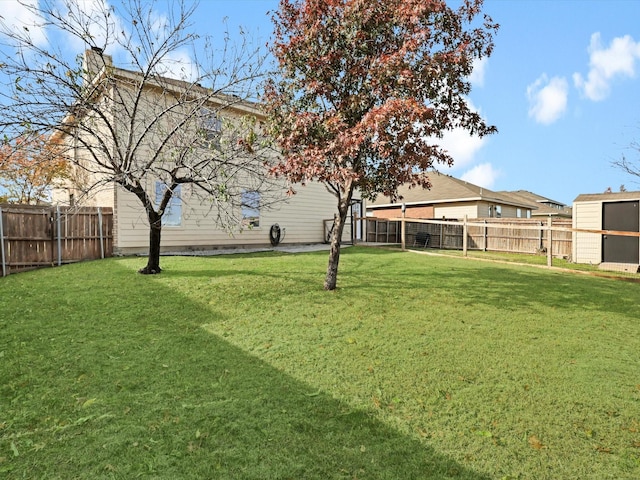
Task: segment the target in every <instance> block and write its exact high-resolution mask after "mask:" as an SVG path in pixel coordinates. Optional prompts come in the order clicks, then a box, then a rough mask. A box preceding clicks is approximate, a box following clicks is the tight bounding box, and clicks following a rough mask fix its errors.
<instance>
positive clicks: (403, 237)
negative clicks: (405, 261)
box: [400, 203, 407, 252]
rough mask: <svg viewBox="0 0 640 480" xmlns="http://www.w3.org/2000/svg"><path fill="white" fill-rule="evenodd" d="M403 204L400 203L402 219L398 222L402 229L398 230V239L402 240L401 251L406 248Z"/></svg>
mask: <svg viewBox="0 0 640 480" xmlns="http://www.w3.org/2000/svg"><path fill="white" fill-rule="evenodd" d="M405 209H406V207H405V204H404V203H403V204H402V221H401V222H400V228H401V229H402V230H401V232H400V241H401V242H402V245H401V247H402V251H403V252H404V251H405V250H406V249H407V234H406V227H407V225H406V222H405V219H404V214H405V213H404V212H405Z"/></svg>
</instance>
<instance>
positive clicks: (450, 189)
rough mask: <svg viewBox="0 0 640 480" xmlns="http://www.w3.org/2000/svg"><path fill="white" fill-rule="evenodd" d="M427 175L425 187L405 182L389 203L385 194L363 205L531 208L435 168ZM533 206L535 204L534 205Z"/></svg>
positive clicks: (379, 206)
mask: <svg viewBox="0 0 640 480" xmlns="http://www.w3.org/2000/svg"><path fill="white" fill-rule="evenodd" d="M427 176H428V178H429V182H430V183H431V188H430V189H429V190H427V189H425V188H421V187H414V188H409V187H408V186H407V185H402V186H400V187H399V188H398V196H399V200H398V201H396V202H392V201H391V199H390V198H389V197H387V196H383V195H379V196H378V198H376V200H375V201H374V202H369V203H368V204H367V206H368V207H371V208H381V207H390V206H397V205H399V204H401V203H405V204H406V205H421V204H437V203H453V202H479V201H483V202H489V203H500V204H502V205H512V206H515V207H526V208H532V206H531V205H529V204H526V203H525V202H523V201H520V200H517V199H514V198H508V197H506V196H504V195H501V194H499V193H497V192H494V191H493V190H489V189H488V188H484V187H480V186H478V185H474V184H473V183H469V182H466V181H464V180H460V179H459V178H455V177H452V176H450V175H445V174H443V173H440V172H438V171H433V172H430V173H429V174H428V175H427ZM400 198H401V199H400ZM533 208H536V207H535V206H534V207H533Z"/></svg>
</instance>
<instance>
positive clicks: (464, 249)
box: [462, 215, 468, 257]
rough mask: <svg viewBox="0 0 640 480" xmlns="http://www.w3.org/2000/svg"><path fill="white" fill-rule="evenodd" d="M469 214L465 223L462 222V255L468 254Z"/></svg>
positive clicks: (465, 218)
mask: <svg viewBox="0 0 640 480" xmlns="http://www.w3.org/2000/svg"><path fill="white" fill-rule="evenodd" d="M467 229H468V227H467V215H465V216H464V223H463V224H462V255H463V256H465V257H466V256H467V233H468V230H467Z"/></svg>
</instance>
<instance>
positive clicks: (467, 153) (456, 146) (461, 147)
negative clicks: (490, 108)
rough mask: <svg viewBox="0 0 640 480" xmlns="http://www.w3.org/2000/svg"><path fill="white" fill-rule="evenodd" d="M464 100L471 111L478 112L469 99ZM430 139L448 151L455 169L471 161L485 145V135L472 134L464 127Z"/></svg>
mask: <svg viewBox="0 0 640 480" xmlns="http://www.w3.org/2000/svg"><path fill="white" fill-rule="evenodd" d="M466 100H467V104H468V105H469V108H470V109H471V110H472V111H474V112H478V113H480V109H478V108H476V106H475V105H474V104H473V103H472V102H471V100H469V99H466ZM432 141H433V143H436V144H438V145H440V146H441V147H442V148H444V149H445V150H447V151H448V152H449V155H451V157H452V158H453V166H452V168H454V169H455V168H461V167H465V166H468V165H469V164H471V163H473V161H474V160H475V156H476V154H477V153H478V152H479V151H480V149H481V148H482V147H483V146H484V145H485V143H486V141H487V137H482V138H480V137H477V136H472V135H470V134H469V131H468V130H465V129H464V128H454V129H453V130H446V131H445V132H443V135H442V138H440V139H434V140H432Z"/></svg>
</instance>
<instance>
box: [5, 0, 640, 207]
mask: <svg viewBox="0 0 640 480" xmlns="http://www.w3.org/2000/svg"><path fill="white" fill-rule="evenodd" d="M84 1H86V2H88V3H91V2H100V1H104V0H84ZM9 4H15V0H3V1H2V2H1V3H0V5H2V6H3V7H4V10H5V11H4V14H5V15H7V16H9V15H10V13H8V10H10V9H8V8H7V7H8V6H9ZM159 5H160V6H161V5H162V2H159ZM277 5H278V2H277V0H202V1H201V2H200V5H199V7H198V11H197V16H196V19H195V20H196V21H195V25H194V28H195V29H196V30H197V31H198V32H199V33H202V34H214V35H215V34H217V33H219V32H220V31H221V30H222V26H223V23H222V19H223V18H224V17H227V18H228V24H229V27H230V29H231V32H234V31H237V28H238V26H240V25H241V26H242V27H243V28H244V29H245V30H247V31H249V32H251V33H252V35H253V36H254V37H255V38H256V40H257V41H258V42H261V43H265V42H266V41H267V40H268V38H269V36H270V34H271V30H272V25H271V21H270V18H269V16H268V13H267V12H268V11H272V10H274V9H276V8H277ZM484 11H485V12H486V13H488V14H489V15H491V16H492V17H493V19H494V20H495V21H496V22H498V23H499V24H500V25H501V27H500V30H499V32H498V34H497V36H496V38H495V50H494V53H493V55H492V56H491V57H490V58H489V59H487V61H485V62H484V63H483V64H479V65H478V66H477V68H476V70H475V73H474V76H473V84H474V87H473V90H472V92H471V95H470V98H469V101H470V102H471V103H472V105H473V106H474V108H476V109H477V110H478V111H479V112H480V113H481V114H482V115H483V117H484V118H485V119H486V120H487V122H489V123H491V124H493V125H496V126H497V128H498V131H499V132H498V133H497V134H496V135H493V136H491V137H486V138H484V139H476V138H470V137H469V136H468V135H466V134H464V133H463V132H452V133H449V134H447V135H446V136H445V139H444V142H445V146H446V147H447V148H448V149H449V151H450V152H451V153H452V154H453V156H454V160H455V165H454V167H453V168H452V169H450V170H449V169H447V170H446V171H447V173H450V174H452V175H454V176H457V177H460V178H463V179H466V180H468V181H470V182H472V183H476V184H478V185H482V186H484V187H486V188H490V189H493V190H519V189H524V190H529V191H533V192H535V193H538V194H541V195H544V196H547V197H550V198H552V199H554V200H558V201H561V202H564V203H567V204H570V203H571V202H572V201H573V199H574V198H575V197H576V196H578V195H579V194H581V193H599V192H603V191H604V190H605V189H606V188H608V187H611V188H612V190H613V191H617V190H618V189H619V187H620V185H625V187H626V188H627V190H640V178H637V177H632V176H629V175H628V174H626V173H624V172H622V171H621V170H620V169H617V168H615V167H613V166H612V165H611V162H612V161H614V160H617V159H619V158H620V157H621V156H622V155H623V154H626V155H627V156H629V157H631V158H638V160H639V161H640V152H637V151H634V150H633V149H631V148H630V144H631V143H632V142H634V141H640V22H638V19H640V1H637V0H486V1H485V5H484Z"/></svg>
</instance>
